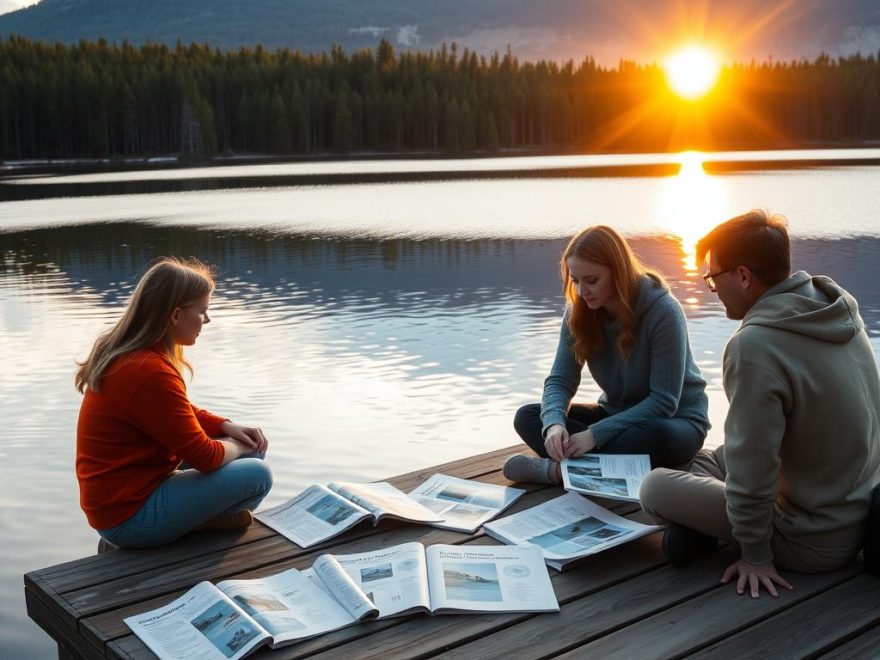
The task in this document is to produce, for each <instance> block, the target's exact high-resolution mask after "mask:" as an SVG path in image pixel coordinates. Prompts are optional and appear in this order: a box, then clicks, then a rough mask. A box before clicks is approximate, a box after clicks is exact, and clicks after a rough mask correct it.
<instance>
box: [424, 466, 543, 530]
mask: <svg viewBox="0 0 880 660" xmlns="http://www.w3.org/2000/svg"><path fill="white" fill-rule="evenodd" d="M525 492H526V491H524V490H522V489H521V488H511V487H509V486H498V485H496V484H487V483H483V482H481V481H470V480H468V479H459V478H458V477H450V476H447V475H445V474H435V475H434V476H433V477H431V478H430V479H428V480H427V481H425V482H423V483H422V484H421V485H420V486H419V487H418V488H416V489H415V490H411V491H410V493H409V496H410V497H412V498H413V499H414V500H416V501H417V502H419V503H420V504H423V505H424V506H425V507H427V508H428V509H431V511H434V512H435V513H437V514H439V515H441V516H443V522H437V523H432V525H433V526H434V527H441V528H443V529H453V530H456V531H459V532H474V531H476V530H477V528H479V526H480V525H482V524H483V523H484V522H486V521H488V520H492V518H494V517H495V516H497V515H498V514H499V513H501V512H502V511H504V510H505V509H506V508H507V507H509V506H510V505H511V504H513V503H514V502H516V500H517V499H519V498H520V497H521V496H522V495H524V494H525Z"/></svg>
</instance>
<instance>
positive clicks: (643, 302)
mask: <svg viewBox="0 0 880 660" xmlns="http://www.w3.org/2000/svg"><path fill="white" fill-rule="evenodd" d="M639 297H640V300H639V304H638V305H637V308H636V316H637V317H638V318H639V319H640V320H641V321H642V322H643V323H646V324H648V325H657V324H672V325H680V326H684V325H685V314H684V309H682V306H681V303H679V302H678V299H677V298H676V297H675V296H674V295H672V293H671V292H670V291H669V289H668V288H667V287H666V285H665V284H664V283H662V282H657V281H656V280H653V279H652V280H650V283H648V284H643V285H642V289H641V293H640V296H639Z"/></svg>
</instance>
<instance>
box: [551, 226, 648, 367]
mask: <svg viewBox="0 0 880 660" xmlns="http://www.w3.org/2000/svg"><path fill="white" fill-rule="evenodd" d="M569 257H577V258H578V259H583V260H584V261H591V262H593V263H595V264H599V265H601V266H605V267H607V268H608V269H609V270H610V271H611V280H612V282H613V283H614V288H615V291H616V292H617V297H618V298H619V300H620V312H619V314H618V317H617V319H618V322H619V324H620V332H619V334H618V336H617V350H618V352H619V353H620V355H621V357H622V358H623V359H624V360H626V359H628V358H629V356H630V353H632V350H633V348H635V345H636V313H635V306H636V300H637V299H638V296H639V280H640V279H641V278H642V277H644V276H645V275H651V276H653V277H655V278H656V279H658V280H659V281H661V282H662V281H663V278H662V276H660V275H659V274H658V273H655V272H653V271H650V270H648V269H647V268H645V266H644V265H643V264H642V262H641V261H639V259H638V257H636V256H635V255H634V254H633V252H632V250H631V249H630V247H629V244H628V243H627V242H626V241H625V240H624V239H623V237H621V236H620V234H618V233H617V232H616V231H614V230H613V229H612V228H611V227H606V226H605V225H596V226H594V227H587V228H586V229H584V230H583V231H581V232H580V233H579V234H577V236H575V237H574V238H572V239H571V241H569V243H568V246H567V247H566V248H565V251H564V252H563V254H562V259H561V260H560V263H559V271H560V274H561V276H562V292H563V293H564V294H565V298H566V300H567V301H568V304H569V306H570V308H571V312H570V314H569V317H568V327H569V329H570V330H571V334H572V336H573V337H574V346H573V350H574V356H575V359H576V360H577V361H578V362H579V363H580V364H584V363H585V362H586V361H587V357H588V356H589V355H590V354H591V353H593V352H594V351H598V350H601V349H602V347H603V345H604V339H603V337H602V329H603V320H604V318H603V314H602V312H601V310H591V309H590V308H589V307H587V304H586V303H585V302H584V301H583V299H582V298H581V297H580V296H579V295H578V292H577V287H576V286H575V284H574V282H572V279H571V273H570V272H569V270H568V259H569Z"/></svg>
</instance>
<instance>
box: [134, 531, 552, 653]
mask: <svg viewBox="0 0 880 660" xmlns="http://www.w3.org/2000/svg"><path fill="white" fill-rule="evenodd" d="M419 611H424V612H430V613H434V614H439V613H447V612H547V611H552V612H556V611H559V604H558V602H557V601H556V595H555V594H554V593H553V586H552V584H551V583H550V576H549V575H548V574H547V568H546V567H545V566H544V562H543V557H542V555H541V551H540V549H539V548H536V547H534V546H459V545H433V546H430V547H428V548H427V549H425V547H424V546H423V545H422V544H421V543H404V544H401V545H398V546H394V547H391V548H387V549H383V550H377V551H374V552H366V553H361V554H357V555H345V556H333V555H321V556H320V557H318V559H317V560H315V563H314V564H313V565H312V568H310V569H309V570H308V571H303V572H300V571H298V570H296V569H290V570H287V571H284V572H283V573H278V574H277V575H273V576H270V577H266V578H260V579H254V580H225V581H223V582H219V583H218V584H217V585H216V586H214V585H213V584H211V583H210V582H200V583H199V584H197V585H196V586H195V587H193V588H192V589H190V590H189V591H187V592H186V593H185V594H184V595H183V596H181V597H180V598H178V599H177V600H175V601H173V602H171V603H169V604H168V605H166V606H165V607H160V608H158V609H155V610H151V611H149V612H145V613H143V614H139V615H136V616H131V617H128V618H127V619H125V623H126V624H127V625H128V627H129V628H131V630H132V632H134V634H135V635H137V636H138V637H139V638H140V639H142V640H143V641H144V643H145V644H146V645H147V646H149V647H150V649H151V650H152V651H153V652H154V653H155V654H156V655H158V656H159V658H160V659H161V660H177V659H178V658H181V659H182V658H187V660H189V659H191V658H198V659H200V660H202V659H204V660H209V659H213V658H217V659H220V658H223V659H230V660H237V659H238V658H243V657H244V656H246V655H248V654H249V653H250V652H252V651H253V650H254V649H256V648H258V647H260V646H262V645H263V644H267V643H268V644H269V645H270V646H271V647H272V648H277V647H279V646H284V645H285V644H290V643H293V642H295V641H299V640H302V639H305V638H307V637H312V636H314V635H318V634H321V633H325V632H329V631H331V630H336V629H338V628H342V627H344V626H347V625H351V624H353V623H356V622H359V621H363V620H365V619H370V618H375V617H376V616H383V617H385V616H396V615H400V614H408V613H412V612H419Z"/></svg>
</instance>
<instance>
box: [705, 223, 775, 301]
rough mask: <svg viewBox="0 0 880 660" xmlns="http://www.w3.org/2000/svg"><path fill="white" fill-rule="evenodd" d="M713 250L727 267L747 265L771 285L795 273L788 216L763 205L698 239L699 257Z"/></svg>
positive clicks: (722, 264)
mask: <svg viewBox="0 0 880 660" xmlns="http://www.w3.org/2000/svg"><path fill="white" fill-rule="evenodd" d="M708 252H711V253H712V254H713V255H714V257H715V260H716V261H717V262H718V266H719V267H720V268H722V269H724V270H728V269H733V268H738V267H739V266H745V267H746V268H748V269H749V270H750V271H752V273H754V274H755V277H757V278H758V281H760V282H761V284H763V285H764V286H767V287H770V286H774V285H776V284H779V283H780V282H782V281H783V280H784V279H786V278H787V277H788V276H789V275H790V274H791V241H790V240H789V238H788V222H787V221H786V219H785V217H783V216H781V215H778V214H770V213H769V212H768V211H765V210H763V209H756V210H754V211H749V212H748V213H745V214H743V215H738V216H737V217H735V218H731V219H730V220H728V221H727V222H722V223H721V224H720V225H718V226H717V227H715V229H713V230H712V231H710V232H709V233H708V234H706V235H705V236H703V238H701V239H700V240H699V242H698V243H697V261H702V260H703V259H705V258H706V254H707V253H708Z"/></svg>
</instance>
